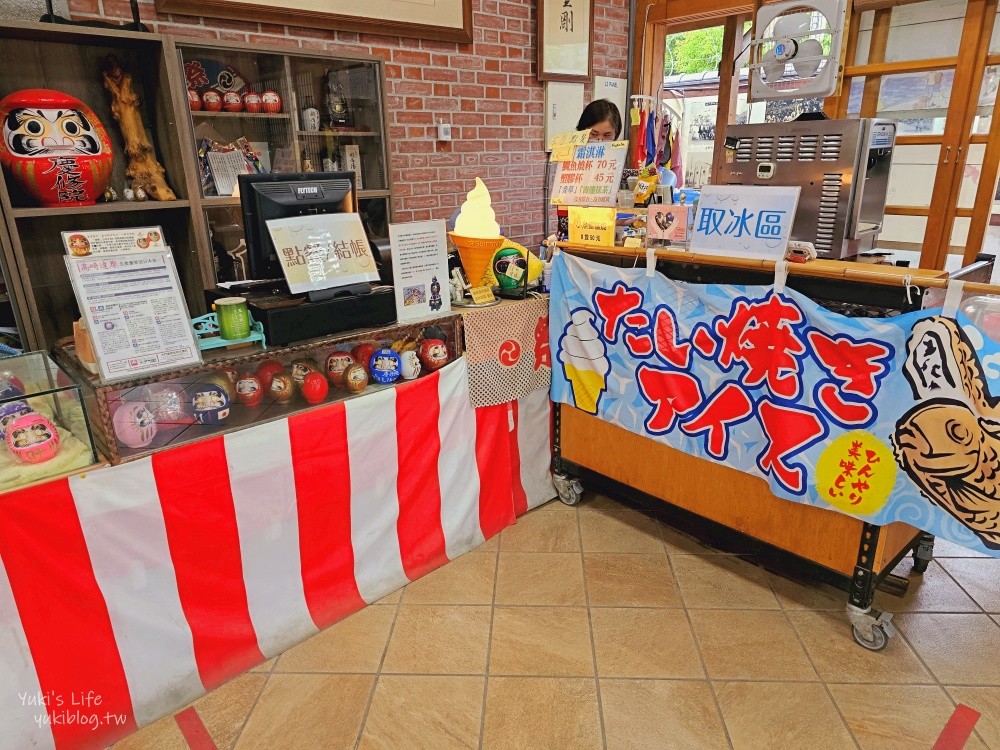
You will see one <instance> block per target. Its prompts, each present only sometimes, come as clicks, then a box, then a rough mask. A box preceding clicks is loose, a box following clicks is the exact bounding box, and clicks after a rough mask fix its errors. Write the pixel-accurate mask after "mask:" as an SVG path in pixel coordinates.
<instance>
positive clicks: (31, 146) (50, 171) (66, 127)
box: [0, 89, 114, 206]
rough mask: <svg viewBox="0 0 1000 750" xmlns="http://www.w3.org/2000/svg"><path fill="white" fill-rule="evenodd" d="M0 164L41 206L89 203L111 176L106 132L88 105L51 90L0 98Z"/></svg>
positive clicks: (22, 92)
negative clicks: (1, 133) (0, 128)
mask: <svg viewBox="0 0 1000 750" xmlns="http://www.w3.org/2000/svg"><path fill="white" fill-rule="evenodd" d="M0 122H2V123H3V125H2V128H3V138H2V139H0V164H3V166H4V168H5V169H6V170H7V172H8V173H9V174H10V176H11V177H13V178H14V180H15V181H16V182H17V183H18V185H20V187H21V188H22V189H23V190H24V192H26V193H27V194H28V195H30V196H31V198H33V199H34V200H35V201H37V202H38V204H39V205H41V206H89V205H92V204H93V203H95V202H96V201H97V199H98V197H100V196H102V195H104V190H105V189H106V188H107V187H108V183H109V182H110V181H111V168H112V165H113V164H114V154H113V153H112V151H111V141H110V140H109V139H108V131H107V130H105V128H104V125H102V124H101V121H100V120H98V119H97V115H95V114H94V113H93V112H92V111H91V109H90V107H88V106H87V105H86V104H84V103H83V102H81V101H80V100H79V99H77V98H76V97H73V96H70V95H69V94H64V93H63V92H61V91H52V90H51V89H23V90H21V91H15V92H14V93H13V94H10V95H8V96H7V97H5V98H4V99H3V100H2V101H0Z"/></svg>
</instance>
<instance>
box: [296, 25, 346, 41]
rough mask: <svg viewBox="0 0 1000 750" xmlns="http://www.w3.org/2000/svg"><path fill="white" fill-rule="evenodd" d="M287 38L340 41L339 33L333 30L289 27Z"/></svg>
mask: <svg viewBox="0 0 1000 750" xmlns="http://www.w3.org/2000/svg"><path fill="white" fill-rule="evenodd" d="M287 33H288V36H295V37H301V38H305V39H328V40H329V41H331V42H336V41H339V40H340V35H339V34H340V32H337V31H334V30H333V29H314V28H305V27H302V26H289V27H288V32H287Z"/></svg>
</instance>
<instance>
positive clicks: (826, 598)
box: [767, 573, 847, 612]
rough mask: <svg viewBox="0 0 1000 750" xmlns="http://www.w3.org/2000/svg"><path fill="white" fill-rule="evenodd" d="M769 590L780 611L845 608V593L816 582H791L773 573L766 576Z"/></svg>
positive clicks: (842, 609)
mask: <svg viewBox="0 0 1000 750" xmlns="http://www.w3.org/2000/svg"><path fill="white" fill-rule="evenodd" d="M767 580H768V583H770V584H771V590H772V591H774V595H775V596H776V597H778V602H779V603H780V604H781V607H782V609H792V610H794V609H811V610H836V611H837V612H843V611H844V607H845V606H847V592H846V591H841V590H840V589H837V588H834V587H833V586H830V585H828V584H825V583H819V582H816V581H793V580H792V579H790V578H785V577H784V576H779V575H776V574H774V573H768V574H767Z"/></svg>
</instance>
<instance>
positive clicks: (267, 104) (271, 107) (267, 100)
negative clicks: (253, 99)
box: [260, 89, 281, 115]
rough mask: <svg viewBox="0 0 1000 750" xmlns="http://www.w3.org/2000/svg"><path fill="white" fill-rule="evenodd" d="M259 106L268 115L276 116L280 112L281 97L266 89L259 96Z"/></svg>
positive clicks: (275, 92)
mask: <svg viewBox="0 0 1000 750" xmlns="http://www.w3.org/2000/svg"><path fill="white" fill-rule="evenodd" d="M260 102H261V106H263V108H264V111H265V112H267V113H268V114H270V115H276V114H278V113H279V112H280V111H281V96H280V95H279V94H278V92H277V91H272V90H271V89H268V90H267V91H265V92H263V93H262V94H261V95H260Z"/></svg>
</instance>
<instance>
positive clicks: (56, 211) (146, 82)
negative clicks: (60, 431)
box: [0, 24, 210, 349]
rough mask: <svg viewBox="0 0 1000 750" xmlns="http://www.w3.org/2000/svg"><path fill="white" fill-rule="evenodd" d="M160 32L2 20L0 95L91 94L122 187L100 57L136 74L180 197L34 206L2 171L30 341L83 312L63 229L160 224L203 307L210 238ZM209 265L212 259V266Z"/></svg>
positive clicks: (51, 339) (63, 331)
mask: <svg viewBox="0 0 1000 750" xmlns="http://www.w3.org/2000/svg"><path fill="white" fill-rule="evenodd" d="M170 48H171V42H170V41H169V40H168V39H167V38H166V37H162V36H157V35H153V34H142V33H136V32H128V31H117V30H106V29H94V28H84V27H77V26H65V25H59V26H56V25H53V24H12V25H6V26H4V27H3V29H2V33H0V69H2V70H3V71H4V74H3V76H2V77H0V97H3V96H6V95H7V94H10V93H12V92H13V91H17V90H21V89H28V88H48V89H55V90H57V91H62V92H65V93H67V94H70V95H72V96H75V97H77V98H78V99H80V100H81V101H83V102H84V103H85V104H87V105H88V106H89V107H90V108H91V109H92V110H93V111H94V113H95V114H96V115H97V117H98V119H99V120H100V121H101V123H102V124H103V125H104V127H105V129H106V130H107V131H108V135H109V136H110V139H111V144H112V149H113V152H114V156H115V160H114V166H113V171H112V178H111V185H112V186H113V187H114V188H115V190H116V191H117V192H118V194H119V196H122V194H123V191H124V187H125V166H126V162H125V156H124V147H123V144H122V139H121V132H120V130H119V128H118V124H117V122H116V121H115V119H114V117H113V116H112V113H111V105H110V95H109V94H108V92H107V91H105V89H104V85H103V80H102V77H101V66H102V62H103V61H104V59H105V58H106V57H107V56H108V55H115V56H116V57H118V58H119V59H120V60H121V61H122V63H123V65H124V67H125V69H126V71H127V72H128V73H130V74H131V75H132V78H133V85H134V88H135V90H136V93H137V94H138V97H139V107H140V111H141V114H142V119H143V122H144V123H145V125H146V128H147V132H148V134H149V136H150V139H151V141H152V143H153V145H154V147H155V150H156V157H157V159H158V160H159V161H160V163H161V164H162V165H163V167H164V168H165V170H166V175H165V178H166V181H167V184H168V185H169V186H170V187H171V188H172V190H173V191H174V193H175V194H176V196H177V200H176V201H162V202H161V201H153V200H149V201H145V202H127V201H124V200H119V201H117V202H113V203H101V202H99V203H97V204H96V205H92V206H75V207H39V206H37V205H35V204H34V203H33V202H32V201H31V200H30V198H29V197H28V196H26V195H24V194H23V192H22V191H21V190H20V189H19V188H18V186H17V185H16V184H15V182H14V181H13V180H12V179H11V178H10V176H9V175H8V174H6V173H5V174H4V179H3V181H2V182H0V208H2V210H3V215H4V219H5V222H6V228H7V241H4V242H2V243H0V244H3V245H4V247H3V250H4V261H5V265H6V268H7V271H8V274H9V275H8V282H9V286H10V289H11V291H12V292H13V296H14V297H15V302H16V303H17V307H18V310H19V312H20V318H21V320H20V323H21V328H22V329H23V336H24V338H25V342H24V344H25V347H26V348H28V349H49V348H50V347H51V346H52V345H53V344H54V343H55V342H56V341H57V340H58V339H60V338H61V337H64V336H67V335H70V334H71V333H72V324H73V321H74V320H75V319H76V318H78V317H79V311H78V309H77V304H76V299H75V297H74V295H73V289H72V287H71V285H70V281H69V276H68V274H67V271H66V266H65V263H64V255H65V251H64V248H63V246H62V240H61V237H60V233H61V232H64V231H72V230H77V229H83V230H86V229H112V228H118V227H128V226H145V225H159V226H162V227H163V229H164V234H165V237H166V240H167V242H168V243H169V244H170V245H171V247H172V248H173V253H174V258H175V261H176V264H177V268H178V272H179V274H180V278H181V281H182V284H183V286H184V290H185V294H186V296H187V301H188V306H189V307H190V309H191V314H192V315H198V314H201V313H203V312H204V306H205V303H204V298H203V295H202V289H203V287H204V280H203V273H204V271H205V270H206V264H205V261H206V260H208V259H209V257H210V256H209V254H208V238H207V237H206V236H204V233H203V232H199V231H197V229H196V227H195V226H194V224H193V222H192V213H191V211H192V203H191V200H190V199H191V195H192V192H193V190H194V189H195V188H196V186H197V182H196V181H195V177H196V173H195V171H194V162H193V160H192V159H191V157H190V153H191V149H192V145H191V143H190V141H189V140H188V139H189V137H190V134H189V132H188V131H187V129H186V128H181V127H178V124H179V123H180V122H182V120H181V117H182V116H183V114H184V110H183V109H182V108H181V105H183V101H178V100H177V96H178V94H179V93H181V92H183V91H184V88H183V86H182V81H181V75H180V70H179V69H178V68H177V66H176V64H173V56H172V55H171V54H170V53H169V51H168V50H169V49H170ZM208 270H210V266H209V267H208Z"/></svg>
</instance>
